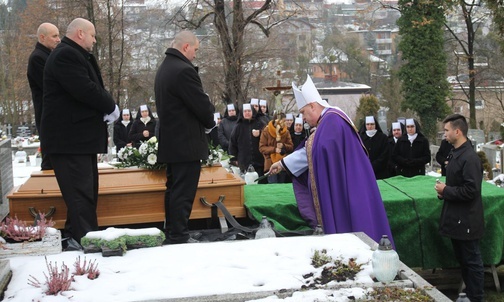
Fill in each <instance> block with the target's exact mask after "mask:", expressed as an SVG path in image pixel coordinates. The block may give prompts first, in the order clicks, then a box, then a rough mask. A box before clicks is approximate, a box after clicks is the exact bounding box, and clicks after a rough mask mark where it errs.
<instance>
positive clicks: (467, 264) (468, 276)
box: [451, 239, 485, 302]
mask: <svg viewBox="0 0 504 302" xmlns="http://www.w3.org/2000/svg"><path fill="white" fill-rule="evenodd" d="M451 242H452V246H453V251H454V252H455V258H456V259H457V261H458V262H459V263H460V268H461V270H462V279H463V280H464V283H465V285H466V289H465V293H466V294H467V297H468V298H469V300H471V302H480V301H483V293H484V286H485V282H484V281H485V272H484V267H483V260H482V259H481V253H480V248H479V240H455V239H452V240H451Z"/></svg>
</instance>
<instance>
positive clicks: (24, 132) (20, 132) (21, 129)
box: [16, 125, 31, 137]
mask: <svg viewBox="0 0 504 302" xmlns="http://www.w3.org/2000/svg"><path fill="white" fill-rule="evenodd" d="M16 134H17V136H19V137H30V136H31V130H30V127H28V126H25V125H21V126H18V127H17V130H16Z"/></svg>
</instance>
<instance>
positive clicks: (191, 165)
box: [165, 160, 201, 243]
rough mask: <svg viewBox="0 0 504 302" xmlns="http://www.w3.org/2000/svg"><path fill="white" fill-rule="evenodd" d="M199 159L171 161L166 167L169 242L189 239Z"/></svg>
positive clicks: (199, 168)
mask: <svg viewBox="0 0 504 302" xmlns="http://www.w3.org/2000/svg"><path fill="white" fill-rule="evenodd" d="M200 172H201V163H200V161H199V160H198V161H193V162H184V163H172V164H168V166H167V168H166V177H167V181H166V191H165V219H166V220H165V224H166V230H167V235H168V240H169V242H170V243H183V242H186V241H187V240H188V239H189V227H188V222H189V216H190V215H191V211H192V206H193V201H194V197H195V196H196V191H197V190H198V182H199V177H200Z"/></svg>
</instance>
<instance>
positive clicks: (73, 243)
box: [61, 237, 84, 252]
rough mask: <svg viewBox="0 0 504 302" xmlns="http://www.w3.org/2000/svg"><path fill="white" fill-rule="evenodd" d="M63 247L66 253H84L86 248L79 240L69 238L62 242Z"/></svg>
mask: <svg viewBox="0 0 504 302" xmlns="http://www.w3.org/2000/svg"><path fill="white" fill-rule="evenodd" d="M61 243H62V247H63V251H64V252H71V251H83V250H84V248H83V247H82V245H80V243H79V242H77V240H75V239H73V238H71V237H67V238H64V239H63V240H62V242H61Z"/></svg>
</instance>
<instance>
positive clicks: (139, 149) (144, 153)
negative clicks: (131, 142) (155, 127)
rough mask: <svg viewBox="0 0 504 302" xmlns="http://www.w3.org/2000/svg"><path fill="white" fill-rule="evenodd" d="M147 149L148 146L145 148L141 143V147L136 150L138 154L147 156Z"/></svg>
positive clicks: (144, 144) (145, 145)
mask: <svg viewBox="0 0 504 302" xmlns="http://www.w3.org/2000/svg"><path fill="white" fill-rule="evenodd" d="M148 148H149V146H147V144H146V143H142V145H140V147H139V148H138V152H140V154H142V155H147V149H148Z"/></svg>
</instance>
